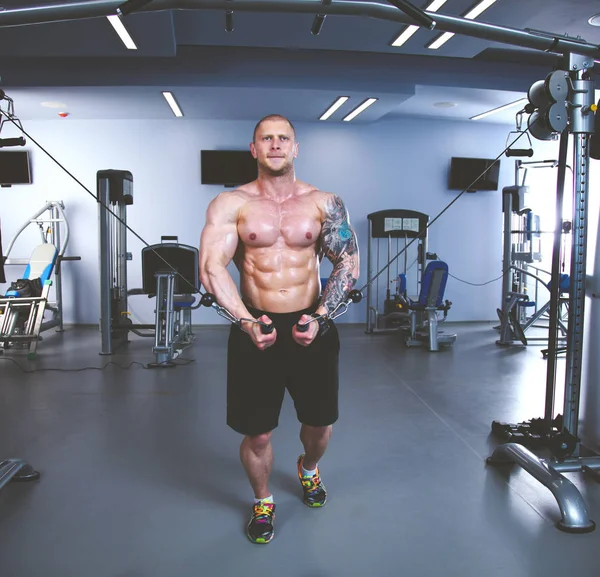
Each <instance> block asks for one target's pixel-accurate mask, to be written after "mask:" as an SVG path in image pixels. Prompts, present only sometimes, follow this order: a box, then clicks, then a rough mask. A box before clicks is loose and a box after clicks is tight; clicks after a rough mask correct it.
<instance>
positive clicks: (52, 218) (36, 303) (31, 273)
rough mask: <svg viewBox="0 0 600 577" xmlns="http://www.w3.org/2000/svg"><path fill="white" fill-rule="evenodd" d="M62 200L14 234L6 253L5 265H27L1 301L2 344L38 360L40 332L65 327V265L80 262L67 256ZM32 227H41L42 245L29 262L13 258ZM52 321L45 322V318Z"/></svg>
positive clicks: (0, 331) (0, 330)
mask: <svg viewBox="0 0 600 577" xmlns="http://www.w3.org/2000/svg"><path fill="white" fill-rule="evenodd" d="M64 208H65V207H64V204H63V202H62V201H50V202H47V203H46V204H45V205H44V206H43V207H42V208H41V209H40V210H38V211H36V212H35V213H34V214H33V215H32V216H31V217H30V218H29V219H28V220H27V221H26V222H25V223H24V224H23V225H22V226H21V228H20V229H19V230H18V231H17V232H16V233H15V234H14V236H13V237H12V239H11V241H10V243H9V245H8V249H7V251H6V257H5V262H4V264H5V265H20V266H22V265H26V267H25V270H24V272H23V274H22V275H21V277H20V278H19V279H17V280H16V281H14V282H12V283H11V285H10V287H9V289H8V290H7V291H6V293H5V295H4V297H3V298H0V343H1V344H2V347H3V348H4V349H8V348H10V347H15V348H23V347H27V350H28V353H27V356H28V358H30V359H33V358H35V356H36V352H37V344H38V342H39V341H40V340H42V337H41V336H40V333H41V332H43V331H47V330H49V329H51V328H54V327H57V328H56V330H57V332H62V331H63V330H64V328H63V299H62V278H61V272H62V266H61V265H62V263H63V262H64V261H72V260H81V257H75V256H65V254H64V253H65V250H66V248H67V245H68V243H69V223H68V221H67V217H66V215H65V210H64ZM31 224H35V225H37V226H38V228H39V231H40V235H41V244H39V245H38V246H36V247H35V248H34V249H33V251H32V253H31V256H30V258H29V259H23V258H12V257H11V256H10V255H11V253H12V251H13V247H14V245H15V243H16V241H17V239H18V238H19V236H20V235H21V234H22V233H23V232H24V231H25V229H27V227H28V226H29V225H31ZM53 284H54V286H55V291H54V293H55V297H56V298H55V300H54V301H51V300H50V289H51V287H52V286H53ZM48 314H49V315H50V318H49V319H46V320H44V318H45V316H46V315H48Z"/></svg>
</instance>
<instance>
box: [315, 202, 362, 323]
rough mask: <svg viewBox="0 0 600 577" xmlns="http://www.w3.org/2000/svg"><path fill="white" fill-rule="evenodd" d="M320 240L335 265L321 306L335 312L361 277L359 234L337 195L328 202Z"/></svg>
mask: <svg viewBox="0 0 600 577" xmlns="http://www.w3.org/2000/svg"><path fill="white" fill-rule="evenodd" d="M320 241H321V250H322V252H323V255H324V256H326V257H327V258H328V259H329V260H330V261H331V263H332V264H333V271H332V272H331V275H330V276H329V280H328V281H327V285H326V286H325V289H324V290H323V295H322V297H321V303H320V305H321V306H324V307H326V308H327V310H328V311H332V310H333V309H334V308H335V307H336V306H337V305H338V304H339V303H340V302H341V301H342V300H343V299H344V298H345V297H346V295H347V294H348V293H349V292H350V291H351V290H352V288H353V287H354V285H355V284H356V282H357V280H358V274H359V272H358V271H359V268H358V243H357V241H356V235H355V233H354V231H353V230H352V226H351V225H350V219H349V217H348V213H347V211H346V208H345V207H344V203H343V202H342V200H341V199H340V198H339V197H338V196H332V197H331V198H330V199H328V200H327V205H326V209H325V220H324V222H323V225H322V227H321V236H320Z"/></svg>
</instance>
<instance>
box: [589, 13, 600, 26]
mask: <svg viewBox="0 0 600 577" xmlns="http://www.w3.org/2000/svg"><path fill="white" fill-rule="evenodd" d="M588 24H589V25H590V26H600V14H594V15H593V16H592V17H591V18H590V19H589V20H588Z"/></svg>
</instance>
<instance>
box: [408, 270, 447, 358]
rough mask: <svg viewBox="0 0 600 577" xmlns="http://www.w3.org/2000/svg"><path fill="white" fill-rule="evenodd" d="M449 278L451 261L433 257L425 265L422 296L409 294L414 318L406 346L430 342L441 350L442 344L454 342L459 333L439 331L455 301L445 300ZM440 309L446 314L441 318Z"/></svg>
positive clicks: (437, 349)
mask: <svg viewBox="0 0 600 577" xmlns="http://www.w3.org/2000/svg"><path fill="white" fill-rule="evenodd" d="M447 282H448V265H447V264H446V263H445V262H443V261H441V260H433V261H430V262H429V263H428V264H427V266H426V267H425V271H424V272H423V277H422V279H421V291H420V293H419V298H418V300H416V301H414V300H412V299H410V298H408V297H407V298H406V303H407V308H408V315H409V318H410V335H409V336H408V337H407V339H406V346H408V347H414V346H420V345H422V344H423V343H424V342H429V350H430V351H439V345H440V344H444V345H446V344H448V345H450V344H452V343H454V341H456V335H455V334H453V335H450V334H444V333H442V332H440V331H438V323H439V322H443V321H444V320H446V317H447V316H448V310H449V309H450V307H451V306H452V303H451V302H450V301H448V300H446V301H444V291H445V290H446V283H447ZM438 311H443V313H444V318H443V319H442V321H440V320H439V319H438Z"/></svg>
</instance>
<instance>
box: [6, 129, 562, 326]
mask: <svg viewBox="0 0 600 577" xmlns="http://www.w3.org/2000/svg"><path fill="white" fill-rule="evenodd" d="M24 122H25V128H26V130H27V131H28V132H29V133H30V134H31V135H32V136H33V137H34V138H35V139H36V140H37V141H38V142H39V143H40V144H42V145H43V146H44V147H45V148H46V149H47V150H48V151H49V152H50V153H52V154H53V155H54V156H55V157H56V158H57V160H58V161H59V162H60V163H61V164H63V165H64V166H65V167H66V168H67V169H68V170H70V171H71V172H72V173H73V174H74V175H75V176H76V177H77V178H78V179H79V180H81V182H82V183H83V184H84V185H85V186H87V187H88V188H89V189H90V191H91V192H93V193H95V178H96V171H97V170H100V169H108V168H113V169H125V170H129V171H131V172H132V173H133V175H134V204H133V206H131V207H129V210H128V223H129V225H130V226H131V227H133V229H134V230H135V231H136V232H137V233H138V234H140V235H141V237H142V238H144V239H145V240H146V241H147V242H148V243H150V244H153V243H157V242H159V241H160V236H161V235H178V236H179V241H180V242H182V243H185V244H191V245H194V246H197V245H198V240H199V235H200V231H201V229H202V226H203V224H204V218H205V211H206V207H207V205H208V203H209V202H210V200H211V199H212V198H214V197H215V195H216V194H218V192H219V191H220V190H221V189H220V188H219V187H214V186H202V185H201V184H200V150H202V149H210V148H214V149H218V148H245V147H246V146H247V145H248V142H249V140H250V137H251V133H252V129H253V127H254V123H253V122H252V123H250V122H237V121H236V122H233V121H232V122H228V121H197V120H187V119H173V120H172V121H158V122H148V121H105V122H101V121H77V120H73V119H67V120H64V121H46V122H43V121H29V122H27V121H24ZM8 128H10V127H8ZM511 129H512V127H511V126H499V125H494V124H477V123H472V122H469V123H464V122H451V121H433V120H423V119H406V120H394V121H390V122H380V123H376V124H370V125H360V124H356V125H347V124H333V123H331V124H324V123H323V124H318V123H307V124H298V125H297V132H298V139H299V142H300V154H299V157H298V160H297V176H298V178H300V179H302V180H305V181H308V182H310V183H312V184H314V185H316V186H318V187H320V188H321V189H323V190H327V191H332V192H335V193H338V194H339V195H341V196H342V197H343V198H344V200H345V202H346V205H347V207H348V210H349V212H350V215H351V219H352V222H353V224H354V227H355V229H356V232H357V234H358V237H359V243H360V250H361V259H362V263H361V279H360V281H359V284H360V285H361V286H362V285H363V284H364V283H365V282H366V280H367V241H368V239H367V218H366V216H367V214H368V213H370V212H374V211H378V210H383V209H388V208H405V209H412V210H417V211H421V212H425V213H427V214H429V215H430V216H431V217H432V218H433V217H435V215H437V214H438V213H439V212H440V211H441V210H442V209H443V208H444V207H445V206H446V205H447V204H448V203H449V202H450V201H452V199H453V198H455V196H456V195H457V194H458V192H456V191H450V190H448V187H447V178H448V166H449V162H450V158H451V157H452V156H474V157H489V158H493V157H496V156H497V155H498V154H499V153H500V152H501V151H502V150H503V148H504V146H505V143H506V139H507V135H508V133H509V131H510V130H511ZM9 135H10V134H9V132H8V130H7V131H6V136H7V137H8V136H9ZM3 136H5V134H4V132H3ZM534 146H535V149H536V157H540V158H546V157H547V155H548V154H551V153H552V152H551V151H553V150H554V149H555V148H556V144H555V143H538V142H536V143H534ZM28 148H29V149H30V150H31V154H32V166H33V177H34V184H33V185H30V186H16V187H13V188H12V189H2V190H1V191H0V195H2V197H3V198H2V206H3V210H2V213H1V215H0V218H2V237H3V245H4V248H5V250H6V248H7V245H8V242H9V239H10V237H11V236H12V235H13V233H14V231H15V230H16V229H17V228H18V227H19V226H20V225H21V224H22V223H23V221H24V220H26V219H27V218H28V217H29V216H30V215H31V214H32V212H33V211H35V210H36V209H38V207H41V206H42V205H43V204H44V202H45V201H46V200H63V201H64V203H65V205H66V212H67V215H68V218H69V223H70V228H71V239H70V242H69V248H68V254H71V255H80V256H81V257H82V261H81V262H72V263H67V264H66V265H65V267H64V275H63V279H64V280H63V283H64V303H65V311H64V316H65V322H66V323H76V324H97V323H98V318H99V283H98V278H99V275H98V270H99V269H98V224H97V223H98V216H97V205H96V203H95V201H94V199H93V198H92V197H91V196H90V195H89V194H87V193H86V192H85V191H84V190H83V189H82V188H80V187H79V186H78V185H77V184H76V183H75V182H74V181H73V180H72V179H70V178H69V177H68V176H67V175H66V174H64V172H63V171H62V170H61V169H60V168H59V167H58V166H57V165H56V164H54V163H53V162H52V161H51V160H50V159H49V158H48V157H47V156H46V155H45V154H44V153H42V152H41V151H40V150H39V149H37V148H36V147H35V146H33V145H32V143H31V142H29V143H28ZM538 151H539V156H538ZM548 151H550V152H548ZM513 181H514V161H513V159H507V158H506V157H503V159H502V166H501V173H500V188H502V187H503V186H506V185H510V184H513ZM38 242H39V233H38V232H37V230H35V229H34V228H33V227H31V226H30V227H29V231H28V234H27V235H23V236H22V238H21V240H20V242H19V243H18V244H17V246H16V247H15V249H14V250H13V253H12V255H11V256H13V257H28V256H29V254H30V252H31V249H32V248H33V246H35V245H36V244H37V243H38ZM128 242H129V245H128V249H129V251H130V252H132V253H133V261H131V262H130V263H129V265H128V266H129V268H128V271H129V275H128V282H129V288H130V289H131V288H135V287H139V286H141V268H140V251H141V249H142V247H143V244H142V243H141V241H139V240H138V239H136V238H135V237H134V236H133V235H132V234H129V240H128ZM428 246H429V250H430V251H433V252H436V253H437V254H438V255H439V257H440V258H442V259H444V260H446V261H447V262H448V264H449V267H450V272H451V274H452V275H454V276H455V277H457V278H459V279H462V280H465V281H468V282H471V283H484V282H486V281H489V280H491V279H495V278H497V277H499V276H500V274H501V263H502V261H501V259H502V212H501V199H500V192H478V193H475V194H464V195H463V196H462V197H461V198H460V199H459V200H458V201H457V202H456V203H455V204H454V205H453V206H452V207H450V209H449V210H448V211H447V212H446V213H445V214H444V215H443V216H442V217H441V218H440V219H439V220H438V221H437V222H436V223H435V224H434V225H433V226H432V227H431V229H430V234H429V239H428ZM381 250H382V256H381V262H382V263H383V262H385V261H386V260H387V259H386V258H384V257H385V256H386V255H387V245H385V246H384V247H383V248H382V249H381ZM383 252H385V255H384V254H383ZM413 260H414V253H412V255H411V256H410V257H409V264H410V263H411V262H412V261H413ZM402 267H403V260H402V259H401V260H400V268H402ZM328 272H329V269H328V267H327V266H324V268H323V273H324V274H328ZM8 273H9V274H10V276H11V277H12V278H17V277H18V269H16V268H15V267H9V268H8ZM234 274H235V273H234ZM380 279H381V281H382V282H381V284H380V289H381V291H382V292H383V291H384V290H385V285H386V281H387V278H386V275H385V274H384V275H382V277H380ZM411 286H413V285H409V289H411ZM392 288H393V287H392ZM415 288H416V287H415ZM500 291H501V285H500V281H496V282H493V283H490V284H488V285H486V286H481V287H476V286H471V285H467V284H464V283H462V282H459V281H458V280H455V279H454V278H450V279H449V282H448V285H447V289H446V298H448V299H449V300H450V301H452V303H453V305H452V308H451V311H450V314H449V320H454V321H481V320H484V321H487V320H492V321H493V320H495V319H496V312H495V311H496V308H497V307H498V306H500ZM411 292H412V293H414V292H415V290H414V289H413V290H411ZM152 305H153V301H149V300H148V299H147V298H146V297H132V298H131V301H130V307H129V308H130V310H131V312H132V313H133V315H134V321H136V322H144V323H149V322H153V306H152ZM365 311H366V307H365V304H364V302H363V303H361V304H360V305H357V306H353V307H351V309H350V311H349V312H348V313H347V314H346V315H345V316H343V317H341V318H340V319H339V322H353V323H364V322H365V314H366V313H365ZM193 322H194V323H195V324H213V323H221V322H225V321H222V319H220V318H219V317H218V316H217V315H215V314H214V313H213V312H212V311H210V310H207V309H200V310H197V311H195V312H194V318H193Z"/></svg>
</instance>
